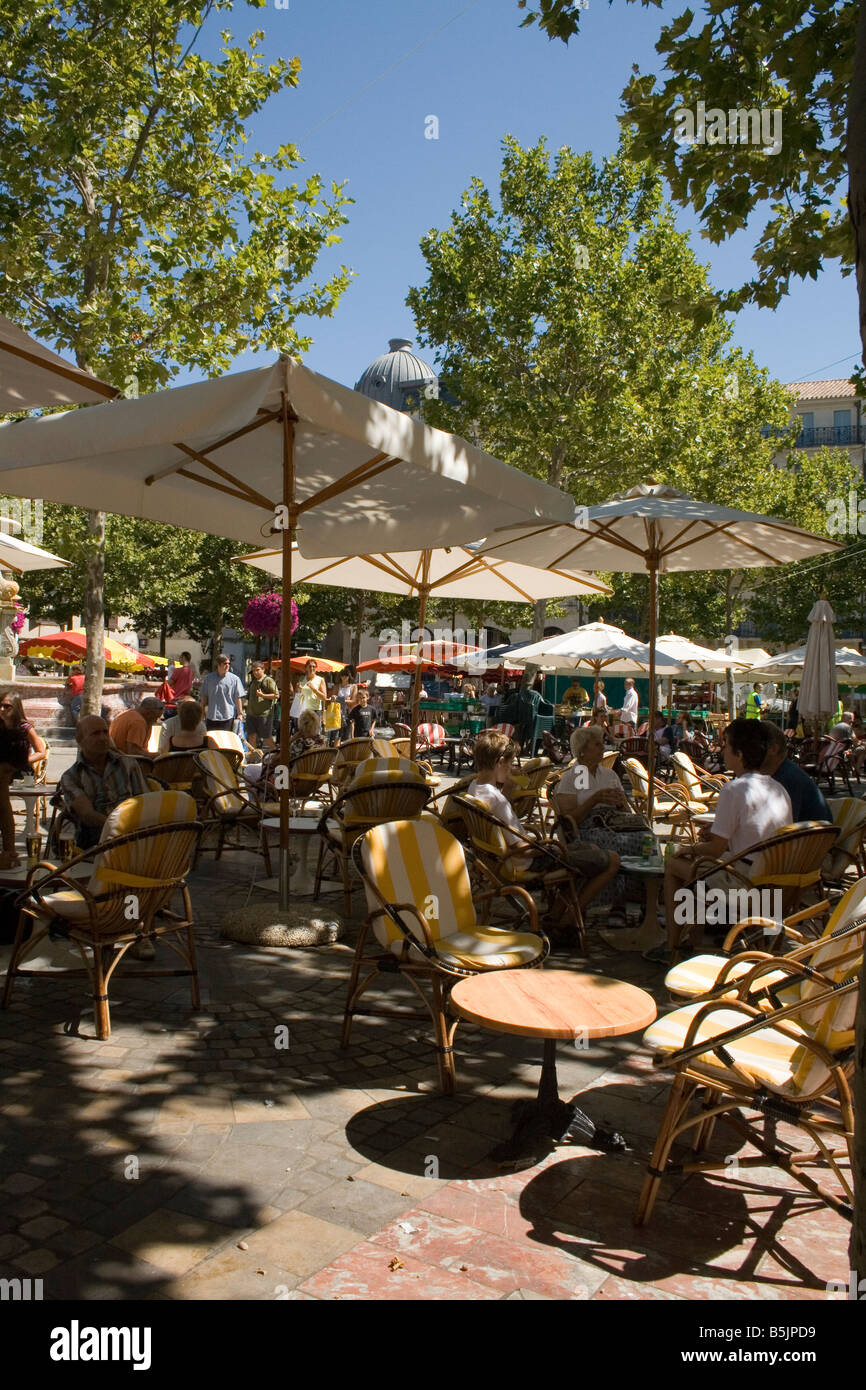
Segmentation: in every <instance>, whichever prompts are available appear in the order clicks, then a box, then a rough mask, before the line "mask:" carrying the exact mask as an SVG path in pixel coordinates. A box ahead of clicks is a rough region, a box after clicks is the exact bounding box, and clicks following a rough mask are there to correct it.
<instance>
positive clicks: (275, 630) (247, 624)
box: [242, 593, 299, 637]
mask: <svg viewBox="0 0 866 1390" xmlns="http://www.w3.org/2000/svg"><path fill="white" fill-rule="evenodd" d="M282 616H283V596H282V594H273V593H272V594H259V595H258V596H257V597H256V598H251V599H250V601H249V603H248V604H247V606H246V608H245V609H244V616H243V620H242V621H243V627H244V631H245V632H249V633H252V635H253V637H278V636H279V633H280V622H281V620H282ZM298 621H299V619H298V606H297V604H296V603H295V600H294V599H292V606H291V628H292V632H295V631H296V630H297V627H298Z"/></svg>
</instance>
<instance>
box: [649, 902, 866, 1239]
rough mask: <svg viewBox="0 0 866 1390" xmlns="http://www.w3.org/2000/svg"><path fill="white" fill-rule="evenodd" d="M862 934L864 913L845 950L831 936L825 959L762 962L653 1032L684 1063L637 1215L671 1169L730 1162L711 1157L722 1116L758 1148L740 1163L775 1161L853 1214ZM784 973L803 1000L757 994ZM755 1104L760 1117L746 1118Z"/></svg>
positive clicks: (674, 1061) (664, 1056)
mask: <svg viewBox="0 0 866 1390" xmlns="http://www.w3.org/2000/svg"><path fill="white" fill-rule="evenodd" d="M863 934H864V924H863V923H862V922H861V923H860V924H859V926H858V927H856V928H855V929H854V930H852V931H850V932H849V933H848V934H847V936H846V938H845V941H844V949H843V950H841V951H840V950H838V949H836V950H835V953H833V943H830V944H829V945H828V946H827V948H826V953H825V955H824V957H823V958H822V959H821V960H820V962H819V953H816V954H815V955H814V956H813V957H812V959H811V962H806V961H804V960H796V961H795V960H791V959H788V958H785V957H781V958H777V957H770V958H768V959H766V960H763V961H759V962H758V963H757V964H756V965H755V967H754V968H753V969H751V970H750V971H749V972H748V973H747V974H746V975H745V976H744V977H743V978H742V979H741V981H740V982H739V984H738V986H737V990H736V995H735V996H734V995H726V997H724V998H713V997H710V998H707V997H701V998H700V999H697V1000H695V1001H694V1002H693V1003H691V1004H687V1005H685V1006H683V1007H682V1008H679V1009H676V1010H675V1011H674V1012H673V1013H669V1014H666V1015H665V1016H663V1017H662V1018H660V1019H658V1020H657V1021H656V1022H655V1023H654V1024H652V1026H651V1027H650V1028H649V1029H648V1030H647V1032H646V1033H645V1034H644V1043H645V1045H646V1046H647V1047H648V1048H649V1049H650V1050H651V1051H652V1052H653V1054H654V1055H653V1062H654V1064H655V1065H656V1066H658V1067H664V1068H665V1069H667V1070H670V1069H673V1071H674V1080H673V1084H672V1086H671V1091H670V1095H669V1097H668V1103H667V1106H666V1109H665V1113H664V1116H663V1118H662V1122H661V1127H660V1129H659V1133H658V1138H657V1140H656V1144H655V1148H654V1150H653V1154H652V1158H651V1160H650V1163H649V1166H648V1170H647V1178H646V1182H645V1184H644V1188H643V1192H642V1194H641V1198H640V1201H639V1204H638V1209H637V1212H636V1215H635V1221H636V1223H637V1224H638V1225H644V1224H645V1223H646V1222H647V1221H648V1220H649V1219H650V1216H651V1215H652V1210H653V1205H654V1203H655V1200H656V1196H657V1194H658V1189H659V1186H660V1183H661V1181H662V1179H663V1178H664V1177H665V1175H666V1174H667V1173H668V1172H673V1173H676V1174H677V1176H678V1177H681V1176H682V1174H683V1173H692V1172H708V1171H713V1170H716V1171H719V1170H725V1169H726V1168H727V1161H726V1160H725V1159H722V1158H705V1157H704V1156H703V1155H704V1153H705V1150H706V1148H707V1146H708V1145H709V1142H710V1139H711V1137H712V1132H713V1128H714V1126H715V1123H716V1121H717V1120H718V1119H719V1118H720V1117H721V1116H724V1117H725V1120H726V1122H727V1123H728V1124H730V1125H732V1126H733V1127H734V1129H735V1130H736V1131H737V1133H738V1136H739V1137H740V1139H741V1140H745V1141H746V1142H748V1143H750V1144H752V1145H754V1147H755V1148H757V1149H758V1153H757V1154H756V1155H754V1156H751V1157H740V1156H739V1155H738V1164H739V1166H740V1167H741V1168H748V1167H761V1168H763V1167H766V1166H767V1165H768V1164H775V1165H777V1166H779V1167H780V1168H782V1169H783V1170H784V1172H786V1173H787V1174H789V1175H790V1176H791V1177H793V1178H795V1179H796V1180H797V1181H798V1182H800V1183H802V1185H803V1186H804V1187H805V1188H807V1190H808V1191H809V1192H810V1193H812V1194H813V1195H814V1196H816V1197H818V1198H820V1200H821V1201H822V1202H824V1203H825V1204H826V1205H827V1206H829V1207H830V1208H831V1209H832V1210H834V1211H836V1212H837V1213H839V1214H840V1215H842V1216H846V1217H848V1218H849V1219H850V1217H851V1215H852V1211H853V1202H854V1196H853V1189H852V1183H851V1177H850V1173H851V1169H852V1167H853V1160H854V1110H853V1105H852V1101H851V1090H850V1077H851V1074H852V1070H853V1059H854V1021H855V1015H856V1011H857V994H858V976H859V973H860V968H861V965H862V957H863ZM858 935H859V940H857V937H858ZM780 974H782V975H784V976H785V979H786V988H787V989H789V990H792V991H793V990H794V989H795V988H796V998H795V1000H794V1002H792V1003H789V1004H783V1005H782V1006H781V1007H774V1008H768V1007H767V1006H766V1004H765V1003H762V1002H756V995H759V994H762V993H763V992H764V987H763V981H764V977H766V978H768V979H770V980H773V981H774V983H772V984H770V985H769V987H768V990H767V993H768V994H769V996H770V998H771V999H772V996H773V993H774V991H776V992H778V989H779V986H778V983H777V981H778V976H779V975H780ZM777 997H778V995H777ZM744 1112H745V1113H744ZM749 1112H751V1115H753V1116H754V1118H748V1119H747V1113H749ZM780 1123H784V1124H788V1125H792V1126H795V1127H796V1128H797V1129H799V1130H801V1131H802V1132H804V1133H805V1134H806V1135H807V1136H808V1138H809V1140H810V1141H811V1142H812V1143H813V1144H814V1148H813V1149H812V1150H811V1151H808V1152H805V1153H804V1152H799V1151H797V1150H796V1149H792V1148H791V1146H789V1145H787V1144H782V1143H780V1142H779V1141H778V1139H777V1134H776V1130H777V1126H778V1125H779V1124H780ZM690 1132H692V1155H691V1157H690V1158H689V1159H688V1160H687V1161H685V1162H682V1161H680V1160H679V1159H677V1161H672V1157H671V1150H672V1148H673V1145H674V1144H675V1143H676V1141H677V1140H678V1139H679V1138H680V1137H681V1136H683V1135H685V1134H687V1133H690ZM725 1147H726V1148H727V1147H728V1144H727V1143H726V1145H725ZM811 1168H824V1169H826V1170H828V1171H829V1173H831V1174H832V1175H833V1177H834V1178H835V1180H836V1182H837V1183H838V1184H839V1187H840V1188H841V1195H840V1193H839V1192H838V1191H833V1190H831V1189H830V1188H828V1187H825V1186H823V1185H822V1184H821V1183H820V1182H818V1181H817V1180H816V1179H815V1178H814V1177H813V1176H811V1174H810V1172H808V1171H807V1170H808V1169H811Z"/></svg>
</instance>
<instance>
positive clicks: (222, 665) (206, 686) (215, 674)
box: [199, 653, 246, 732]
mask: <svg viewBox="0 0 866 1390" xmlns="http://www.w3.org/2000/svg"><path fill="white" fill-rule="evenodd" d="M245 695H246V691H245V690H244V686H243V681H241V680H239V679H238V677H237V676H236V675H235V673H234V672H233V671H230V670H229V659H228V657H227V656H226V655H225V654H224V653H223V654H220V656H218V657H217V663H216V670H215V671H208V673H207V675H206V676H205V677H204V679H203V681H202V683H201V690H200V692H199V699H200V701H201V703H202V704H203V705H204V708H205V723H206V725H207V727H208V729H227V730H228V731H229V732H231V731H232V730H233V729H234V726H235V722H236V721H237V720H239V719H243V717H244V707H243V698H244V696H245Z"/></svg>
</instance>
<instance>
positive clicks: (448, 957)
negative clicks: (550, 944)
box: [436, 927, 543, 970]
mask: <svg viewBox="0 0 866 1390" xmlns="http://www.w3.org/2000/svg"><path fill="white" fill-rule="evenodd" d="M542 949H543V947H542V943H541V939H540V938H539V937H537V936H533V935H532V933H531V932H511V931H497V929H496V928H495V927H476V928H475V930H474V931H471V932H456V933H455V934H454V935H453V936H448V937H446V938H445V940H444V941H441V942H440V943H439V944H438V946H437V947H436V954H437V956H439V957H440V959H441V960H443V961H445V963H446V964H448V965H457V966H461V967H462V968H463V969H464V970H466V969H470V970H505V969H509V968H511V967H513V966H519V965H531V964H532V962H533V961H535V960H538V957H539V956H540V955H541V953H542Z"/></svg>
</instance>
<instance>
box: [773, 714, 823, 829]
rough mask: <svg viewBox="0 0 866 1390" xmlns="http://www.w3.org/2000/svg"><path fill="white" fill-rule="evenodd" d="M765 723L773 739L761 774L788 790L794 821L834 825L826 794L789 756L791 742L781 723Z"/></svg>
mask: <svg viewBox="0 0 866 1390" xmlns="http://www.w3.org/2000/svg"><path fill="white" fill-rule="evenodd" d="M761 722H762V726H763V727H764V728H765V729H766V730H767V735H768V737H769V740H770V747H769V750H768V752H767V756H766V758H765V759H764V762H763V765H762V767H761V771H762V772H763V773H766V775H767V776H768V777H772V779H773V781H774V782H778V783H779V786H780V787H784V788H785V791H786V792H787V793H788V795H789V797H790V798H791V812H792V815H791V819H792V821H794V822H796V821H801V820H826V821H830V822H831V824H832V821H833V816H832V814H831V812H830V807H829V806H828V805H827V802H826V799H825V797H824V793H823V792H822V791H821V788H820V787H819V786H818V784H817V783H816V782H815V781H814V780H813V779H812V778H811V777H810V776H809V774H808V772H804V771H803V769H802V768H801V767H800V765H799V763H795V762H792V761H791V759H790V758H789V757H788V740H787V739H786V738H785V735H784V734H783V732H782V730H781V729H780V728H779V726H778V724H771V723H770V722H769V720H766V721H764V720H762V721H761Z"/></svg>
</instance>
